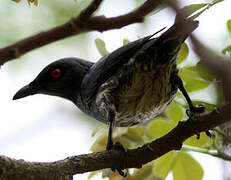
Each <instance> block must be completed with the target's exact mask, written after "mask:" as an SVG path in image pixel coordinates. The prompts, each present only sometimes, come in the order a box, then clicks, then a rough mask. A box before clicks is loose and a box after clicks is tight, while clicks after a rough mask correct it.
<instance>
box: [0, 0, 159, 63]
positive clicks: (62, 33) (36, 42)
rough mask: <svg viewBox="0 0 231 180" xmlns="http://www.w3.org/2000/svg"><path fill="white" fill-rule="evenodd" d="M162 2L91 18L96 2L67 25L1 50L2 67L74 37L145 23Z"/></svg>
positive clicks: (146, 3)
mask: <svg viewBox="0 0 231 180" xmlns="http://www.w3.org/2000/svg"><path fill="white" fill-rule="evenodd" d="M161 2H162V1H161V0H147V1H146V2H145V3H144V4H143V5H141V6H140V7H139V8H137V9H136V10H134V11H132V12H130V13H127V14H124V15H121V16H118V17H112V18H106V17H104V16H95V17H89V16H90V15H92V13H93V12H94V11H95V10H96V9H97V8H98V6H99V5H100V3H101V0H95V1H93V2H92V3H91V4H90V5H89V6H88V8H87V9H85V10H83V11H82V12H81V13H80V16H78V17H76V18H73V19H71V20H70V21H68V22H66V23H65V24H63V25H60V26H57V27H55V28H53V29H50V30H48V31H44V32H41V33H39V34H36V35H34V36H31V37H28V38H26V39H24V40H21V41H19V42H17V43H15V44H12V45H10V46H7V47H4V48H1V49H0V65H2V64H4V63H5V62H7V61H9V60H11V59H14V58H17V57H19V56H21V55H23V54H25V53H27V52H29V51H31V50H33V49H35V48H39V47H41V46H44V45H46V44H49V43H52V42H55V41H58V40H61V39H64V38H67V37H70V36H73V35H77V34H80V33H83V32H87V31H92V30H96V31H101V32H102V31H106V30H109V29H115V28H121V27H124V26H126V25H129V24H132V23H136V22H141V21H143V18H144V17H145V16H146V15H147V14H148V13H150V12H151V11H152V10H154V9H155V8H156V7H157V6H158V5H159V4H160V3H161Z"/></svg>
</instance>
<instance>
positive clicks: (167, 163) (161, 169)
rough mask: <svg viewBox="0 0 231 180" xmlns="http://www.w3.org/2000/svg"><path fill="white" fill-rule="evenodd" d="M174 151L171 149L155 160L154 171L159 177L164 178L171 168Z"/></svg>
mask: <svg viewBox="0 0 231 180" xmlns="http://www.w3.org/2000/svg"><path fill="white" fill-rule="evenodd" d="M174 155H175V152H174V151H171V152H168V153H167V154H165V155H163V156H161V157H160V158H158V159H157V160H156V164H155V167H154V172H155V174H156V175H158V176H159V177H161V178H163V179H165V178H166V177H167V176H168V173H169V172H170V171H171V170H172V167H173V161H174Z"/></svg>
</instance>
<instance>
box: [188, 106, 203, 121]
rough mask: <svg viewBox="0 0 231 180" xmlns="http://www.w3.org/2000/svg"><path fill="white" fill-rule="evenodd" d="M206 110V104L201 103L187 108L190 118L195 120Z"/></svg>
mask: <svg viewBox="0 0 231 180" xmlns="http://www.w3.org/2000/svg"><path fill="white" fill-rule="evenodd" d="M203 112H205V106H204V105H202V104H199V105H198V106H193V107H191V108H190V109H187V110H186V114H187V115H188V117H189V119H190V120H193V121H195V120H196V118H197V116H198V115H199V114H201V113H203Z"/></svg>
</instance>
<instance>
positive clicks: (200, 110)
mask: <svg viewBox="0 0 231 180" xmlns="http://www.w3.org/2000/svg"><path fill="white" fill-rule="evenodd" d="M174 82H175V84H176V85H177V87H178V88H179V90H180V91H181V93H182V94H183V95H184V97H185V99H186V101H187V103H188V105H189V110H186V114H187V115H188V117H189V118H190V119H191V120H194V119H195V114H196V113H203V112H204V111H205V107H204V106H203V105H199V106H195V105H194V104H193V103H192V100H191V99H190V97H189V95H188V93H187V91H186V90H185V88H184V85H183V81H182V79H181V78H180V77H179V76H178V75H177V74H175V75H174ZM205 134H206V135H207V136H209V137H211V134H210V132H209V131H205ZM197 139H200V134H197Z"/></svg>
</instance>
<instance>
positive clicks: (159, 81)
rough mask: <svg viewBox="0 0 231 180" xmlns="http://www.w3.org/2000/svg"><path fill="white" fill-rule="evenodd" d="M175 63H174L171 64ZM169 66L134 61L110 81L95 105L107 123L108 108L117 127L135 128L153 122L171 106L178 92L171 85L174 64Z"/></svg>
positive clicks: (101, 90) (125, 65)
mask: <svg viewBox="0 0 231 180" xmlns="http://www.w3.org/2000/svg"><path fill="white" fill-rule="evenodd" d="M171 62H172V63H171ZM171 62H170V63H166V64H157V63H155V61H151V60H150V59H149V61H146V63H144V61H143V62H142V63H140V61H138V60H136V59H134V58H131V59H130V60H129V61H128V63H126V64H124V65H123V66H122V68H121V69H120V70H118V71H117V72H116V73H115V75H114V76H112V77H111V78H109V79H108V80H107V81H106V82H105V83H104V84H102V86H101V87H100V88H99V91H98V93H97V96H96V105H97V107H98V108H99V110H100V112H101V113H100V114H102V115H103V117H101V118H100V119H99V120H103V121H104V122H105V121H107V112H108V110H109V109H108V108H113V109H114V110H115V112H116V113H115V120H114V122H115V126H132V125H135V124H139V123H143V122H146V121H149V120H151V119H152V118H154V117H156V116H157V115H159V114H160V113H161V112H163V111H164V110H165V109H166V107H167V106H168V105H169V104H170V103H171V102H172V100H173V98H174V97H175V94H176V92H177V88H176V87H175V86H174V84H173V83H171V75H172V74H174V73H176V71H177V70H176V64H175V63H176V62H175V60H173V61H171Z"/></svg>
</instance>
